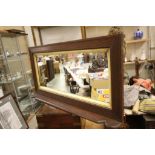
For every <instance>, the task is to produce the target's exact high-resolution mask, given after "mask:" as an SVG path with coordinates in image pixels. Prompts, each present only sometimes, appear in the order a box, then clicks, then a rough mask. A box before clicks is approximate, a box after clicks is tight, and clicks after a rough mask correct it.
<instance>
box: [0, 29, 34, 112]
mask: <svg viewBox="0 0 155 155" xmlns="http://www.w3.org/2000/svg"><path fill="white" fill-rule="evenodd" d="M25 35H27V34H25V33H24V32H23V31H20V30H15V29H12V30H0V97H2V96H3V95H7V94H8V93H11V94H12V95H13V98H14V99H15V100H16V102H17V103H18V105H19V107H20V110H21V111H22V112H23V113H24V114H25V113H27V112H26V108H27V107H28V106H29V107H32V103H31V91H30V90H31V80H32V75H31V70H30V69H29V70H28V69H27V66H28V64H27V66H26V65H25V61H26V63H27V60H28V58H29V56H28V52H26V50H25V49H24V50H23V51H21V47H20V40H21V39H23V38H22V37H25Z"/></svg>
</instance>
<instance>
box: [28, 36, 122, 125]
mask: <svg viewBox="0 0 155 155" xmlns="http://www.w3.org/2000/svg"><path fill="white" fill-rule="evenodd" d="M122 44H123V36H122V35H121V34H119V35H110V36H103V37H97V38H90V39H85V40H76V41H69V42H62V43H56V44H49V45H44V46H38V47H31V48H29V51H30V59H31V66H32V72H33V77H34V81H35V97H36V99H38V100H40V101H42V102H44V103H46V104H48V105H51V106H53V107H56V108H58V109H62V110H64V111H66V112H69V113H72V114H75V115H77V116H80V117H82V118H85V119H88V120H90V121H93V122H95V123H101V124H106V125H107V126H113V127H114V126H115V127H118V126H121V125H122V124H123V122H124V116H123V115H124V112H123V57H124V55H123V48H122Z"/></svg>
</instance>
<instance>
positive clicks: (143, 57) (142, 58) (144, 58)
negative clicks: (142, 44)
mask: <svg viewBox="0 0 155 155" xmlns="http://www.w3.org/2000/svg"><path fill="white" fill-rule="evenodd" d="M140 60H146V53H145V51H144V50H143V51H142V54H141V57H140Z"/></svg>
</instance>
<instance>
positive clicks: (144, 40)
mask: <svg viewBox="0 0 155 155" xmlns="http://www.w3.org/2000/svg"><path fill="white" fill-rule="evenodd" d="M147 41H148V39H137V40H126V44H127V45H129V44H136V43H145V42H147Z"/></svg>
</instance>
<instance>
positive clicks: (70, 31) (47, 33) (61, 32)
mask: <svg viewBox="0 0 155 155" xmlns="http://www.w3.org/2000/svg"><path fill="white" fill-rule="evenodd" d="M41 35H42V41H43V44H44V45H46V44H52V43H57V42H65V41H70V40H78V39H82V35H81V29H80V26H56V27H51V28H46V29H44V28H43V29H41Z"/></svg>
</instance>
